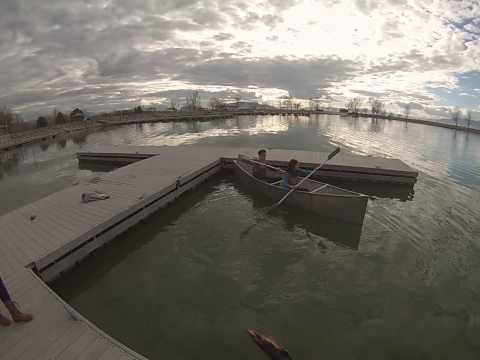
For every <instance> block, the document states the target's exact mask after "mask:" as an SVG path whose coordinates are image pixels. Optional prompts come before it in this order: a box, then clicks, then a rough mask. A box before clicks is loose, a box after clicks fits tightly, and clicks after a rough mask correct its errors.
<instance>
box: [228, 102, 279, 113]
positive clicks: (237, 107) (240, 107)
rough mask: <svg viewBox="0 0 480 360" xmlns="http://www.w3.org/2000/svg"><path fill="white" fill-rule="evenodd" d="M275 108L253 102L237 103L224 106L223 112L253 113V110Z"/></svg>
mask: <svg viewBox="0 0 480 360" xmlns="http://www.w3.org/2000/svg"><path fill="white" fill-rule="evenodd" d="M273 109H275V107H273V106H270V105H266V104H259V103H257V102H255V101H239V102H234V103H228V104H225V110H230V111H253V110H273Z"/></svg>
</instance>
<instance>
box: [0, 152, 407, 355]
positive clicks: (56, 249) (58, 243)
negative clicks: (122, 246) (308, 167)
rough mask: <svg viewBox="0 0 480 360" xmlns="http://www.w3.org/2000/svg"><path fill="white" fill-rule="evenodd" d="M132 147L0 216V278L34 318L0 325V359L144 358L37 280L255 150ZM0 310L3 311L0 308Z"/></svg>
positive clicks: (317, 157) (311, 157)
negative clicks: (85, 196)
mask: <svg viewBox="0 0 480 360" xmlns="http://www.w3.org/2000/svg"><path fill="white" fill-rule="evenodd" d="M137 150H138V151H143V152H144V153H143V156H145V157H146V158H145V159H144V160H142V161H137V162H134V163H132V164H130V165H128V166H125V167H121V168H119V169H117V170H115V171H112V172H110V173H106V174H102V175H101V176H96V177H93V178H91V179H88V180H85V181H82V182H81V183H79V184H77V185H72V186H71V187H69V188H67V189H65V190H62V191H60V192H57V193H54V194H52V195H50V196H47V197H45V198H43V199H41V200H39V201H37V202H34V203H32V204H29V205H27V206H24V207H22V208H19V209H17V210H14V211H12V212H10V213H8V214H6V215H4V216H2V217H0V249H1V250H0V276H1V277H2V278H3V280H4V281H5V282H6V284H7V287H8V288H9V290H10V291H11V293H12V296H13V298H14V299H15V300H16V301H18V302H19V303H20V304H21V306H22V308H23V309H24V310H25V311H30V312H32V313H33V314H34V316H35V318H34V321H32V322H31V323H28V324H21V325H20V324H15V325H12V326H10V327H0V359H2V360H3V359H5V360H7V359H8V360H16V359H17V360H27V359H32V360H33V359H35V360H40V359H101V360H109V359H120V360H123V359H145V358H144V357H142V356H141V355H139V354H137V353H136V352H134V351H133V350H130V349H128V348H127V347H125V346H124V345H122V344H121V343H119V342H117V341H116V340H114V339H113V338H111V337H110V336H108V335H107V334H105V333H104V332H102V331H101V330H100V329H98V328H97V327H96V326H95V325H93V324H92V323H90V322H89V321H88V320H87V319H85V318H83V317H82V316H81V315H80V314H78V313H77V312H76V311H75V310H74V309H72V308H71V307H70V306H69V305H68V304H66V303H65V302H63V301H62V300H61V299H60V298H59V297H58V296H57V295H56V294H55V293H54V292H53V291H52V290H51V289H50V288H49V287H48V285H47V284H46V283H45V282H44V281H50V280H52V279H54V278H56V277H58V276H60V275H61V273H62V272H63V271H65V270H67V269H69V268H71V267H73V266H75V265H76V264H77V263H78V262H79V261H81V260H82V259H84V258H85V257H86V256H88V255H89V254H90V253H91V252H92V251H94V250H95V249H97V248H98V247H100V246H102V245H103V244H105V243H107V242H108V241H111V240H113V239H114V238H115V237H116V236H117V235H119V234H120V233H122V232H124V231H125V230H127V229H128V228H130V227H132V226H134V225H135V224H137V223H138V222H139V221H141V220H142V219H144V218H146V217H147V216H149V215H150V214H152V213H153V212H155V211H157V210H158V209H159V208H161V207H164V206H166V205H167V204H168V203H170V202H172V201H174V200H175V198H176V197H178V196H180V195H181V194H182V193H184V192H185V191H188V190H190V189H192V188H193V187H195V186H196V185H198V184H199V183H200V182H202V181H204V180H206V179H208V178H209V177H210V176H212V175H213V174H215V173H216V172H218V171H219V170H220V169H221V167H222V160H221V159H222V158H234V157H236V156H237V154H238V153H243V154H246V155H250V156H254V155H255V153H256V150H255V149H237V148H209V147H198V146H196V147H195V146H180V147H164V148H150V150H147V149H145V148H142V150H140V149H137ZM109 151H110V152H111V153H113V152H114V149H113V148H111V149H110V150H109ZM116 151H117V154H118V153H119V152H122V151H124V152H125V149H123V150H122V149H121V148H117V149H116ZM129 151H131V149H130V150H129ZM149 151H150V153H149V154H145V152H146V153H148V152H149ZM287 154H289V155H288V156H292V152H291V151H286V150H271V151H269V156H270V158H271V159H275V158H278V159H284V158H285V156H287ZM140 155H142V154H140ZM146 155H149V156H146ZM295 156H297V157H298V158H299V159H300V160H301V161H305V160H308V161H310V162H312V163H318V162H320V161H322V160H323V159H324V158H323V156H324V155H322V154H319V153H308V152H296V153H295ZM405 166H406V165H405ZM409 169H410V168H409ZM410 170H413V169H410ZM92 191H101V192H105V193H107V194H109V195H110V198H109V199H107V200H103V201H97V202H91V203H86V204H85V203H82V202H81V194H82V193H84V192H92ZM0 311H2V313H3V312H5V309H4V308H3V305H1V306H0Z"/></svg>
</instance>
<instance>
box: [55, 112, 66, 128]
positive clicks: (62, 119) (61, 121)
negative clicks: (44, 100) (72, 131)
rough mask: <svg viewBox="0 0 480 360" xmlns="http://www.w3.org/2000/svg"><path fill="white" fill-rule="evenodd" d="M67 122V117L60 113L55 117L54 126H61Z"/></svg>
mask: <svg viewBox="0 0 480 360" xmlns="http://www.w3.org/2000/svg"><path fill="white" fill-rule="evenodd" d="M66 122H67V117H66V116H65V115H64V114H63V113H62V112H61V111H60V112H58V113H57V116H55V124H56V125H61V124H65V123H66Z"/></svg>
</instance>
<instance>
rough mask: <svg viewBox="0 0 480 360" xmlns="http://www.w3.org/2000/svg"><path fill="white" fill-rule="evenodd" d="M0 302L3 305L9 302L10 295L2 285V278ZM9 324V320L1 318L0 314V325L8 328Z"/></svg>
mask: <svg viewBox="0 0 480 360" xmlns="http://www.w3.org/2000/svg"><path fill="white" fill-rule="evenodd" d="M0 300H2V302H3V303H7V302H8V301H11V300H10V294H9V293H8V291H7V288H6V287H5V284H4V283H3V281H2V278H0ZM11 323H12V322H11V321H10V320H9V319H7V318H6V317H5V316H3V315H2V314H1V313H0V325H2V326H8V325H10V324H11Z"/></svg>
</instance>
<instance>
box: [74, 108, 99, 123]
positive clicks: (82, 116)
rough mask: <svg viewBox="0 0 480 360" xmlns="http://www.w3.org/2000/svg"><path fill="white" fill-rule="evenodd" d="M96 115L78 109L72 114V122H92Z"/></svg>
mask: <svg viewBox="0 0 480 360" xmlns="http://www.w3.org/2000/svg"><path fill="white" fill-rule="evenodd" d="M93 115H94V114H91V113H88V112H86V111H82V110H80V109H79V108H76V109H75V110H73V111H72V112H71V113H70V121H72V122H74V121H85V120H90V119H91V118H92V116H93Z"/></svg>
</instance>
